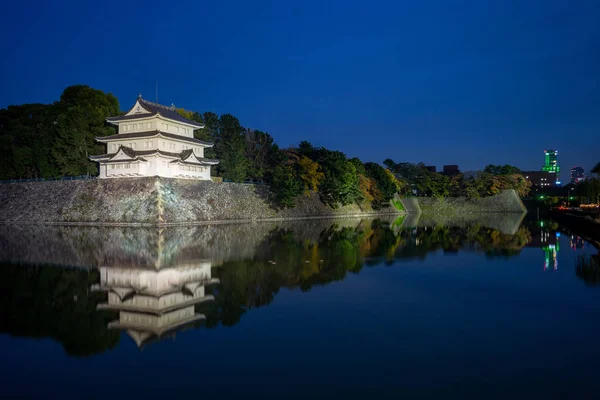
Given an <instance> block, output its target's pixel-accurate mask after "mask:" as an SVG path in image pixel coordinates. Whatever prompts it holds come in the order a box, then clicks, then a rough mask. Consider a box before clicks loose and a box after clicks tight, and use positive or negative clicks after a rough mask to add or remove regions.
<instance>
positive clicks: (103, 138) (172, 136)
mask: <svg viewBox="0 0 600 400" xmlns="http://www.w3.org/2000/svg"><path fill="white" fill-rule="evenodd" d="M156 135H160V136H163V137H166V138H169V139H176V140H183V141H185V142H189V143H195V144H201V145H204V146H208V147H211V146H213V145H214V143H211V142H205V141H204V140H200V139H196V138H190V137H187V136H181V135H175V134H173V133H166V132H161V131H147V132H136V133H117V134H116V135H111V136H97V137H96V140H97V141H99V142H104V141H107V140H116V139H137V138H144V137H152V136H156Z"/></svg>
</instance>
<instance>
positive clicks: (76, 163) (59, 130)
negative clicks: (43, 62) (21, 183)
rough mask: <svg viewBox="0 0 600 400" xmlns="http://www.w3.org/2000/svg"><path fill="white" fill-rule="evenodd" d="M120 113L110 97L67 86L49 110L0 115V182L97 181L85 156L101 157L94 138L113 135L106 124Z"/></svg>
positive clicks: (19, 109)
mask: <svg viewBox="0 0 600 400" xmlns="http://www.w3.org/2000/svg"><path fill="white" fill-rule="evenodd" d="M118 113H119V101H118V100H117V98H116V97H115V96H113V95H112V94H106V93H104V92H102V91H100V90H95V89H92V88H90V87H88V86H70V87H68V88H66V89H65V90H64V92H63V93H62V95H61V96H60V100H59V101H57V102H54V103H52V104H23V105H18V106H9V107H7V108H5V109H1V110H0V152H1V153H2V157H0V179H12V178H53V177H61V176H78V175H88V174H90V175H97V174H98V167H97V166H96V165H95V164H94V163H92V162H90V161H89V160H88V155H91V154H102V153H103V152H104V150H105V146H104V145H100V144H98V143H96V142H95V140H94V138H95V137H96V136H107V135H113V134H115V133H116V131H115V129H114V128H113V127H110V126H107V125H106V122H105V118H106V117H107V116H110V115H117V114H118Z"/></svg>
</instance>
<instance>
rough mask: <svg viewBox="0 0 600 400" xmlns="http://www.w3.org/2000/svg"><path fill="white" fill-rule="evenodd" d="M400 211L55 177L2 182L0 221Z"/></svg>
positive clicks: (225, 188)
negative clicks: (285, 203)
mask: <svg viewBox="0 0 600 400" xmlns="http://www.w3.org/2000/svg"><path fill="white" fill-rule="evenodd" d="M386 213H387V214H391V213H397V211H396V210H395V209H394V208H393V207H389V208H388V209H386V210H384V211H383V212H381V211H379V212H373V210H371V209H362V208H361V207H360V206H359V205H357V204H351V205H348V206H343V207H339V208H337V209H333V208H331V207H328V206H326V205H325V204H323V203H322V202H321V201H320V199H319V196H318V194H314V193H313V194H312V195H310V196H304V195H303V196H300V197H299V198H298V200H297V206H296V207H295V208H289V209H278V208H277V207H276V206H275V205H274V204H273V202H272V201H271V200H270V193H269V191H268V188H267V187H265V186H255V185H243V184H235V183H214V182H210V181H192V180H179V179H166V178H123V179H103V180H89V181H51V182H31V183H11V184H3V185H0V223H50V224H51V223H58V224H65V223H88V224H142V225H157V224H182V223H201V222H207V221H219V222H225V221H243V220H265V219H266V220H269V219H288V218H289V219H294V218H314V217H341V216H367V215H378V214H386Z"/></svg>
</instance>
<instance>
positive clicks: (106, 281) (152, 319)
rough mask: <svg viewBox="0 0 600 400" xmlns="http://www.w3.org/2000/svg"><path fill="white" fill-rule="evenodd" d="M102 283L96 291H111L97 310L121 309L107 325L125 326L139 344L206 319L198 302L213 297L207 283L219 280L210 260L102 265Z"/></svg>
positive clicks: (122, 327) (142, 344)
mask: <svg viewBox="0 0 600 400" xmlns="http://www.w3.org/2000/svg"><path fill="white" fill-rule="evenodd" d="M99 270H100V284H99V285H95V286H94V287H93V289H94V290H101V291H106V292H108V302H107V303H102V304H99V305H98V309H102V310H115V311H119V319H117V320H115V321H113V322H111V323H110V324H109V325H108V326H109V328H114V329H123V330H125V331H126V332H127V334H128V335H129V336H131V337H132V338H133V340H134V341H135V342H136V344H137V345H138V346H139V347H142V346H144V345H145V344H147V343H149V342H152V341H154V340H159V339H161V338H163V337H165V336H168V335H170V334H173V333H174V332H176V331H178V330H180V329H183V328H185V327H186V326H190V325H195V324H196V323H198V321H201V320H204V319H205V318H206V317H205V316H204V315H203V314H199V313H196V312H195V305H196V304H199V303H201V302H204V301H209V300H214V298H213V296H211V295H206V294H205V285H208V284H212V283H218V279H216V278H212V277H211V262H210V261H200V262H196V263H193V264H188V265H182V266H175V267H168V268H165V269H159V270H151V269H142V268H135V267H133V268H132V267H104V266H103V267H100V268H99Z"/></svg>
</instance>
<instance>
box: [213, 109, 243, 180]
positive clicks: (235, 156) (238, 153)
mask: <svg viewBox="0 0 600 400" xmlns="http://www.w3.org/2000/svg"><path fill="white" fill-rule="evenodd" d="M216 139H217V140H216V143H215V153H216V156H217V158H219V159H220V161H221V162H220V163H219V166H218V170H219V173H220V174H221V176H222V177H223V178H224V179H228V180H231V181H233V182H243V181H244V180H245V179H246V172H247V168H248V161H247V159H246V156H245V147H246V141H245V138H244V128H243V127H242V125H241V124H240V121H239V120H238V119H237V118H236V117H234V116H233V115H231V114H223V115H221V117H220V118H219V130H218V135H217V138H216Z"/></svg>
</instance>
